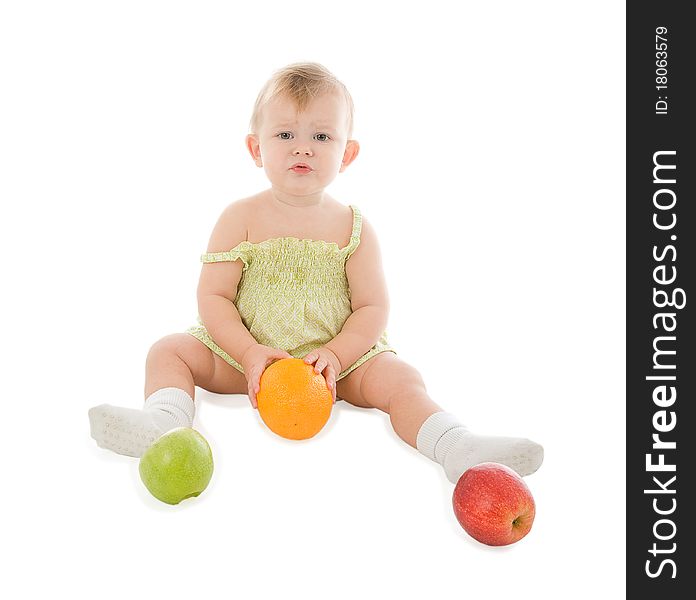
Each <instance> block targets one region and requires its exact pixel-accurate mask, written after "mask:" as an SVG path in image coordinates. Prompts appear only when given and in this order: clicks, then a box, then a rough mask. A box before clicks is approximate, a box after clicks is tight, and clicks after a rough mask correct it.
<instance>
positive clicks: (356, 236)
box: [346, 204, 362, 258]
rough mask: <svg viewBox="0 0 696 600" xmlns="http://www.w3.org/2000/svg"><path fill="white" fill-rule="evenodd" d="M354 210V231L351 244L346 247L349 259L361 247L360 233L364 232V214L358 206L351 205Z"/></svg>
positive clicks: (351, 234) (351, 235)
mask: <svg viewBox="0 0 696 600" xmlns="http://www.w3.org/2000/svg"><path fill="white" fill-rule="evenodd" d="M350 208H351V209H352V210H353V230H352V231H351V233H350V243H349V244H348V245H347V246H346V258H348V257H349V256H350V255H351V254H353V252H355V250H356V248H357V247H358V246H359V245H360V232H361V231H362V214H361V213H360V209H359V208H358V207H357V206H354V205H352V204H351V205H350Z"/></svg>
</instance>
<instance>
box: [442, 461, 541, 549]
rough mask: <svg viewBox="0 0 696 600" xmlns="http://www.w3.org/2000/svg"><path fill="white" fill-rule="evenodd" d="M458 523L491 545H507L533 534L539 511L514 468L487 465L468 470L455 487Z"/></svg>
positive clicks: (472, 535) (496, 464)
mask: <svg viewBox="0 0 696 600" xmlns="http://www.w3.org/2000/svg"><path fill="white" fill-rule="evenodd" d="M452 505H453V506H454V514H455V516H456V517H457V521H459V524H460V525H461V526H462V527H463V528H464V531H466V532H467V533H468V534H469V535H470V536H471V537H473V538H474V539H476V540H478V541H479V542H481V543H483V544H488V545H489V546H507V545H508V544H514V543H515V542H517V541H519V540H521V539H522V538H523V537H524V536H525V535H527V534H528V533H529V530H530V529H531V528H532V523H533V522H534V515H535V513H536V508H535V505H534V498H532V494H531V492H530V491H529V488H528V487H527V484H525V482H524V481H522V478H521V477H520V476H519V475H518V474H517V473H515V471H513V470H512V469H511V468H509V467H506V466H505V465H501V464H499V463H494V462H486V463H481V464H479V465H476V466H474V467H471V468H470V469H467V470H466V471H464V473H463V474H462V476H461V477H460V478H459V481H458V482H457V485H456V486H455V488H454V494H453V495H452Z"/></svg>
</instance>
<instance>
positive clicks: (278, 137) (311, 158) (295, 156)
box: [247, 94, 359, 196]
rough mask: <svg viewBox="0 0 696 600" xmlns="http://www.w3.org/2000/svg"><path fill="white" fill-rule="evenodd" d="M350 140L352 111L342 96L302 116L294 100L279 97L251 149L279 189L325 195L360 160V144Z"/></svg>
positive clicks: (328, 97) (329, 97)
mask: <svg viewBox="0 0 696 600" xmlns="http://www.w3.org/2000/svg"><path fill="white" fill-rule="evenodd" d="M347 137H348V109H347V106H346V104H345V100H344V99H343V98H342V97H341V96H340V95H338V94H325V95H323V96H319V97H318V98H315V99H314V100H312V101H311V103H310V104H309V105H308V106H307V108H306V109H305V110H304V111H303V112H301V113H298V112H297V107H296V106H295V104H294V102H292V100H289V99H287V98H275V99H273V100H272V101H271V102H268V103H267V104H266V105H265V106H264V107H263V110H262V113H261V124H260V126H259V129H258V132H257V134H255V135H254V134H252V135H248V136H247V147H248V149H249V152H250V153H251V155H252V158H254V162H255V163H256V165H257V166H259V167H263V168H264V169H265V171H266V175H267V176H268V179H269V180H270V181H271V183H272V184H273V187H274V188H276V189H278V190H280V191H282V192H284V193H287V194H290V195H293V196H307V195H310V194H316V193H320V192H321V191H322V190H323V189H324V188H325V187H326V186H327V185H329V183H331V182H332V181H333V180H334V179H335V178H336V175H337V174H338V173H340V172H342V171H343V170H344V169H345V168H346V167H347V166H348V165H349V164H350V163H351V162H352V160H353V159H354V158H355V156H357V153H358V148H359V146H358V143H357V142H356V141H355V140H348V139H347ZM298 163H301V164H303V165H306V167H295V165H297V164H298Z"/></svg>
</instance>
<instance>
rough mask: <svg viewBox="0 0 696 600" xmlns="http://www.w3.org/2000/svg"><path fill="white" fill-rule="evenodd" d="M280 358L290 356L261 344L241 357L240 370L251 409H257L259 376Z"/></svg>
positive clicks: (254, 346) (251, 348)
mask: <svg viewBox="0 0 696 600" xmlns="http://www.w3.org/2000/svg"><path fill="white" fill-rule="evenodd" d="M281 358H292V356H291V355H290V354H288V353H287V352H285V351H284V350H278V348H271V347H270V346H264V345H263V344H254V345H253V346H251V347H250V348H249V349H247V351H246V352H245V353H244V356H242V368H243V369H244V375H245V377H246V380H247V386H248V394H249V401H250V402H251V406H252V407H253V408H258V404H257V403H256V394H258V392H259V385H260V382H261V375H262V374H263V372H264V371H265V370H266V367H267V366H268V365H270V364H271V363H272V362H273V361H275V360H277V359H281Z"/></svg>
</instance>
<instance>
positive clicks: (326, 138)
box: [314, 133, 330, 142]
mask: <svg viewBox="0 0 696 600" xmlns="http://www.w3.org/2000/svg"><path fill="white" fill-rule="evenodd" d="M314 137H315V138H317V140H319V141H320V142H328V141H329V139H330V138H329V136H328V135H326V134H325V133H317V134H316V135H315V136H314Z"/></svg>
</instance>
